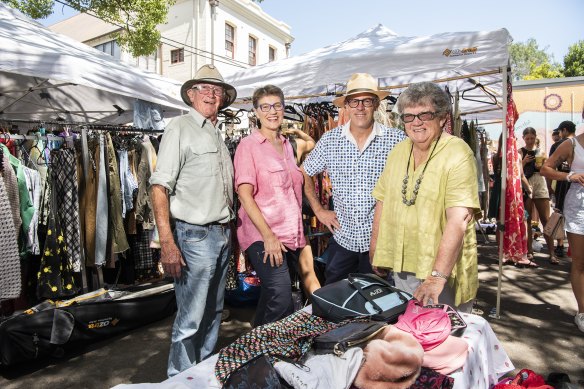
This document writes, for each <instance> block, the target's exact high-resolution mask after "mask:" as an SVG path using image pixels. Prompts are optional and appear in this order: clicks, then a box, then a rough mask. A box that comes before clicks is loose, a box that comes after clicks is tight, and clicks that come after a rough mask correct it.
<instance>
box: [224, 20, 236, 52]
mask: <svg viewBox="0 0 584 389" xmlns="http://www.w3.org/2000/svg"><path fill="white" fill-rule="evenodd" d="M225 56H226V57H229V58H235V27H233V26H232V25H231V24H228V23H225Z"/></svg>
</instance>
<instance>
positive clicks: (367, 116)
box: [302, 73, 404, 285]
mask: <svg viewBox="0 0 584 389" xmlns="http://www.w3.org/2000/svg"><path fill="white" fill-rule="evenodd" d="M388 94H389V93H387V92H385V91H380V90H379V87H378V82H377V80H376V79H374V78H373V77H372V76H371V75H370V74H367V73H355V74H353V75H352V76H351V78H350V79H349V81H348V82H347V91H346V93H345V94H344V95H343V96H340V97H337V98H336V99H335V100H333V103H334V104H335V105H336V106H337V107H339V108H342V107H344V108H345V110H347V112H348V114H349V118H350V120H349V122H347V123H346V124H344V125H342V126H340V127H337V128H334V129H332V130H330V131H328V132H326V133H325V134H324V135H323V136H322V138H320V140H319V141H318V142H317V144H316V147H315V148H314V150H312V152H311V153H310V154H309V155H308V157H306V160H305V161H304V164H303V165H302V169H303V173H304V180H305V182H304V193H305V194H306V197H307V198H308V201H309V202H310V207H311V208H312V210H313V211H314V214H315V215H316V217H317V218H318V220H319V221H320V222H321V223H322V224H324V225H325V226H327V228H328V229H329V230H330V231H331V232H332V233H333V238H332V239H330V240H329V245H328V247H327V251H328V253H329V260H328V263H327V265H326V269H325V277H326V281H325V283H326V284H327V285H328V284H331V283H333V282H336V281H339V280H342V279H345V278H347V276H348V275H349V274H350V273H357V272H358V273H371V272H372V271H373V270H372V269H371V264H370V263H369V240H370V238H371V225H372V223H373V212H372V211H373V207H374V206H375V200H374V199H373V197H372V196H371V190H372V189H373V187H374V186H375V182H377V179H378V178H379V176H380V175H381V171H382V170H383V167H384V163H385V158H387V154H388V153H390V151H391V150H392V149H393V148H394V147H395V145H397V144H398V143H399V142H401V141H402V140H403V139H404V134H403V132H402V131H400V130H398V129H397V128H388V127H385V126H383V125H382V124H380V123H377V122H375V120H374V117H373V115H374V113H375V111H376V110H377V108H378V107H379V103H380V100H381V99H383V98H385V97H386V96H388ZM325 170H326V171H327V172H328V174H329V176H330V178H331V184H332V188H333V201H334V211H333V210H327V209H324V208H323V206H322V205H321V203H320V201H319V199H318V196H317V195H316V193H315V185H314V179H313V177H314V176H316V175H317V174H319V173H322V172H323V171H325Z"/></svg>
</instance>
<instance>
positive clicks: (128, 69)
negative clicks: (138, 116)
mask: <svg viewBox="0 0 584 389" xmlns="http://www.w3.org/2000/svg"><path fill="white" fill-rule="evenodd" d="M0 47H2V54H1V60H0V120H1V119H20V120H42V121H51V120H64V121H67V122H83V123H102V124H123V123H128V122H131V121H132V119H133V109H134V101H135V100H136V99H140V100H144V101H147V102H151V103H156V104H160V105H161V106H162V107H163V109H164V110H165V117H169V116H175V115H177V114H180V112H181V110H186V109H187V107H186V106H185V105H184V103H183V101H182V100H181V98H180V94H179V92H180V86H181V84H180V83H179V82H178V81H174V80H170V79H167V78H163V77H161V76H159V75H157V74H154V73H146V72H143V71H141V70H140V69H138V68H135V67H132V66H129V65H125V64H123V63H121V62H119V61H117V60H115V59H114V58H113V57H112V56H110V55H107V54H104V53H102V52H100V51H98V50H95V49H93V48H91V47H88V46H87V45H85V44H83V43H80V42H77V41H74V40H73V39H70V38H68V37H66V36H63V35H60V34H56V33H54V32H52V31H50V30H49V29H47V28H45V27H44V26H42V25H41V24H39V23H37V22H35V21H33V20H32V19H29V18H27V17H26V16H24V15H23V14H21V13H20V12H18V11H16V10H13V9H11V8H10V7H8V6H6V5H5V4H3V3H0Z"/></svg>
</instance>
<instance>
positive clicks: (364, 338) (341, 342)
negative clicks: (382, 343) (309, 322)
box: [312, 321, 388, 357]
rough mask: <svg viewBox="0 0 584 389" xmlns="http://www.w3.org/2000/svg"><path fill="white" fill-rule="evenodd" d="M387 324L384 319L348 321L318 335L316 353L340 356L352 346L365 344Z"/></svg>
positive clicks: (315, 344) (315, 345) (315, 342)
mask: <svg viewBox="0 0 584 389" xmlns="http://www.w3.org/2000/svg"><path fill="white" fill-rule="evenodd" d="M387 326H388V324H387V323H385V322H383V321H366V322H355V323H348V324H345V325H344V326H341V327H338V328H335V329H333V330H330V331H329V332H327V333H325V334H322V335H319V336H317V337H316V338H315V339H314V344H313V345H312V347H313V348H314V352H315V353H316V354H335V355H336V356H339V357H340V356H342V355H343V354H344V353H345V351H347V350H348V349H349V348H351V347H355V346H359V347H363V346H365V343H367V342H368V341H369V340H371V339H373V338H374V337H375V336H376V335H377V334H379V333H380V332H381V331H383V329H384V328H385V327H387Z"/></svg>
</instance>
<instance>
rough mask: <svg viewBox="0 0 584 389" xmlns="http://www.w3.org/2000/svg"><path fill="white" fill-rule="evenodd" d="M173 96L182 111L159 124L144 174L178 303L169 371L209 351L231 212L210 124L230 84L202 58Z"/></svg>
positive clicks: (231, 92)
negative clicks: (150, 165) (153, 155)
mask: <svg viewBox="0 0 584 389" xmlns="http://www.w3.org/2000/svg"><path fill="white" fill-rule="evenodd" d="M181 97H182V99H183V101H184V102H185V104H186V105H187V106H189V107H191V108H190V112H189V113H188V114H186V115H183V116H180V117H177V118H174V119H172V120H171V121H170V123H169V124H168V126H167V127H166V132H165V133H164V136H163V137H162V141H161V142H160V148H159V152H158V160H157V163H156V170H155V171H154V173H153V174H152V176H151V177H150V185H151V186H152V189H151V196H152V205H153V208H154V217H155V219H156V226H157V227H158V232H159V236H160V246H161V258H160V262H161V263H162V267H163V269H164V272H165V273H166V274H167V275H169V276H171V277H173V278H174V290H175V294H176V303H177V306H178V312H177V315H176V319H175V321H174V324H173V326H172V340H171V345H170V356H169V358H168V376H169V377H172V376H174V375H176V374H178V373H180V372H181V371H183V370H186V369H188V368H189V367H191V366H193V365H195V364H197V363H199V362H201V361H202V360H204V359H205V358H207V357H208V356H210V355H211V354H213V351H214V349H215V344H216V343H217V337H218V336H219V326H220V325H221V311H222V310H223V297H224V292H225V279H226V275H227V265H228V263H229V256H230V254H231V220H232V219H233V217H234V216H235V215H234V213H233V210H232V206H233V166H232V164H231V158H230V156H229V151H228V150H227V147H226V146H225V143H224V142H223V139H222V138H221V134H220V132H219V128H218V127H217V124H218V120H217V112H218V111H219V109H223V108H226V107H228V106H229V105H230V104H231V103H233V101H235V98H236V97H237V92H236V91H235V88H234V87H233V86H231V85H229V84H226V83H225V82H224V81H223V77H222V76H221V74H220V73H219V71H218V70H217V68H215V67H214V66H213V65H204V66H202V67H201V68H200V69H199V70H197V73H196V74H195V78H194V79H192V80H189V81H187V82H185V83H184V84H183V86H182V87H181ZM171 221H174V224H175V226H174V231H173V230H172V228H171Z"/></svg>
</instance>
